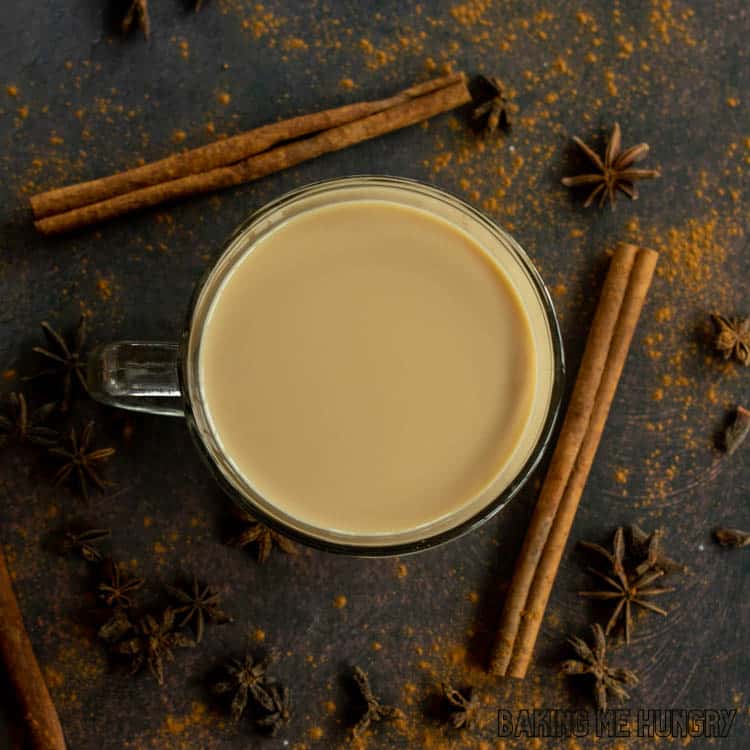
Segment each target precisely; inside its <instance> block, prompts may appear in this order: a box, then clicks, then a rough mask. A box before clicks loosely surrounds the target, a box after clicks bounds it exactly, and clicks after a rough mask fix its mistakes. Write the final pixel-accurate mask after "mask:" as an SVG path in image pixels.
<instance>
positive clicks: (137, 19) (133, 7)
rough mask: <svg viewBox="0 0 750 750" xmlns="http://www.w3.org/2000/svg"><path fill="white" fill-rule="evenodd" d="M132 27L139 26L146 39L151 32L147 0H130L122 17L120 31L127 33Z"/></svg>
mask: <svg viewBox="0 0 750 750" xmlns="http://www.w3.org/2000/svg"><path fill="white" fill-rule="evenodd" d="M132 28H139V29H140V30H141V31H142V32H143V36H144V37H145V38H146V39H148V37H149V34H150V33H151V19H150V17H149V14H148V0H131V3H130V7H129V8H128V11H127V13H126V14H125V17H124V18H123V19H122V33H123V34H127V33H128V32H129V31H130V30H131V29H132Z"/></svg>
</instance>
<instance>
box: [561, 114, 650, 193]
mask: <svg viewBox="0 0 750 750" xmlns="http://www.w3.org/2000/svg"><path fill="white" fill-rule="evenodd" d="M573 140H574V141H575V143H576V145H577V146H578V147H579V148H580V149H581V151H583V153H584V154H586V156H587V157H588V158H589V161H591V162H592V164H593V165H594V166H595V167H596V169H597V170H598V171H597V172H594V173H589V174H581V175H576V176H575V177H563V179H562V184H563V185H565V186H566V187H579V186H583V185H589V186H594V189H593V190H592V191H591V193H590V194H589V196H588V198H586V202H585V203H584V204H583V206H584V208H587V207H588V206H590V205H591V204H592V203H593V202H594V199H595V198H597V197H598V198H599V207H600V208H601V207H602V206H604V204H605V203H606V202H607V201H609V202H610V205H611V206H612V207H613V208H614V205H615V200H616V198H617V191H618V190H619V191H620V192H621V193H624V194H625V195H627V196H628V198H630V199H631V200H635V199H636V198H637V197H638V189H637V188H636V185H635V183H636V182H637V181H638V180H647V179H652V178H654V177H659V176H661V173H660V172H659V170H658V169H632V165H633V164H635V163H636V162H639V161H641V159H644V158H645V157H646V155H647V154H648V150H649V147H648V144H647V143H639V144H638V145H637V146H631V147H630V148H628V149H626V150H625V151H623V150H622V133H621V131H620V126H619V125H618V124H617V123H615V125H614V127H613V128H612V135H611V136H610V138H609V142H608V143H607V148H606V151H605V153H604V159H602V158H601V157H600V156H599V154H597V153H596V152H595V151H593V150H592V149H591V148H590V147H589V146H587V145H586V144H585V143H584V142H583V141H582V140H581V139H580V138H578V137H577V136H574V137H573Z"/></svg>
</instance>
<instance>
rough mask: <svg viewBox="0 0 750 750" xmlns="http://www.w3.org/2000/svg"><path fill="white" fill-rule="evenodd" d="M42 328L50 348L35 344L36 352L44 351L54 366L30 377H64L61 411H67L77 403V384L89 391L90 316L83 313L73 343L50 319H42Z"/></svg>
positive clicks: (85, 391) (43, 354)
mask: <svg viewBox="0 0 750 750" xmlns="http://www.w3.org/2000/svg"><path fill="white" fill-rule="evenodd" d="M42 331H44V336H45V338H46V339H47V343H48V345H49V348H48V349H45V348H44V347H41V346H35V347H34V348H33V349H32V351H34V352H36V353H37V354H41V355H42V356H43V357H45V358H46V359H48V360H51V361H52V363H53V364H52V366H51V367H49V368H47V369H46V370H42V371H41V372H38V373H36V375H33V376H32V377H31V378H29V379H33V378H38V377H43V376H46V375H57V376H59V377H61V378H62V384H63V396H62V401H61V402H60V411H61V412H67V411H68V410H69V409H70V405H71V403H72V402H73V397H74V395H75V384H76V383H77V384H78V386H79V387H80V388H81V389H82V390H83V392H84V393H88V392H89V388H88V384H87V383H86V359H85V357H84V356H83V348H84V346H85V345H86V333H87V330H86V317H85V316H84V315H81V317H80V318H79V320H78V326H77V327H76V331H75V335H74V337H73V344H72V345H69V344H68V342H67V341H66V340H65V337H64V336H62V335H61V334H60V333H58V332H57V331H56V330H55V329H54V328H52V326H51V325H50V324H49V323H47V321H46V320H45V321H43V322H42Z"/></svg>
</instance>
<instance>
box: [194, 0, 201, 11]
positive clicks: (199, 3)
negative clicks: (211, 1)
mask: <svg viewBox="0 0 750 750" xmlns="http://www.w3.org/2000/svg"><path fill="white" fill-rule="evenodd" d="M202 7H203V0H195V12H196V13H197V12H198V11H199V10H200V9H201V8H202Z"/></svg>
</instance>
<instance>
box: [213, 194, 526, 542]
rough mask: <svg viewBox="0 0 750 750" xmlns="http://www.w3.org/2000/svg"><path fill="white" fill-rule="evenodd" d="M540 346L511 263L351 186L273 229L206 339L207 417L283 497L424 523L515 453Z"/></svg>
mask: <svg viewBox="0 0 750 750" xmlns="http://www.w3.org/2000/svg"><path fill="white" fill-rule="evenodd" d="M537 364H538V363H537V352H536V349H535V345H534V339H533V336H532V333H531V330H530V324H529V320H528V318H527V315H526V313H525V311H524V308H523V306H522V304H521V302H520V300H519V298H518V295H517V294H516V292H515V290H514V288H513V287H512V285H511V282H510V281H509V280H508V278H507V277H506V275H505V274H504V272H503V271H502V270H501V269H500V268H499V267H498V265H497V264H496V262H495V260H493V259H492V258H491V257H490V256H489V255H488V254H487V253H486V252H485V251H484V250H483V249H482V248H481V247H480V246H479V245H478V244H477V243H476V242H475V241H474V240H473V239H472V238H471V237H469V235H468V234H465V233H464V232H463V231H462V230H460V229H458V228H456V227H455V226H453V225H452V224H450V223H449V222H447V221H444V220H442V219H440V218H438V217H436V216H434V215H433V214H431V213H429V212H427V211H422V210H420V209H416V208H411V207H407V206H403V205H398V204H397V203H391V202H389V201H380V200H353V201H351V202H345V203H341V204H338V205H333V206H326V207H321V208H315V209H313V210H310V211H308V212H305V213H302V214H300V215H298V216H295V217H293V218H291V219H289V220H288V221H286V222H285V223H283V224H281V225H280V226H279V227H277V228H275V229H274V230H273V231H272V232H270V233H269V234H268V235H266V236H265V237H263V238H261V239H260V240H259V241H258V242H257V243H256V244H254V245H253V246H252V248H251V249H250V250H249V251H248V252H247V253H246V254H245V255H244V256H243V257H242V258H241V259H240V260H239V261H238V262H237V264H236V265H235V267H234V268H233V269H232V270H231V271H230V272H229V274H228V276H227V278H226V279H225V280H224V282H223V284H222V286H221V288H220V289H219V291H218V293H217V295H216V297H215V299H214V300H213V302H212V303H211V308H210V311H209V314H208V317H207V320H206V323H205V328H204V331H203V335H202V341H201V347H200V353H199V373H200V375H199V377H200V383H201V392H202V395H203V399H204V402H205V408H206V412H207V415H208V418H209V421H210V423H211V426H212V430H213V431H214V432H215V435H216V437H217V439H218V441H219V442H220V444H221V447H222V449H223V451H224V452H225V453H226V455H227V456H228V457H229V459H230V460H231V462H232V463H233V464H234V466H235V468H236V470H237V471H238V472H239V473H240V474H241V475H242V476H243V477H244V478H245V480H246V481H247V483H248V484H249V485H251V486H252V487H253V488H254V489H255V490H256V491H257V492H258V493H259V494H260V495H261V496H263V497H264V498H265V499H266V500H267V501H268V502H270V503H271V504H272V505H274V506H275V507H277V508H278V509H279V510H281V511H282V512H283V513H285V514H288V515H290V516H292V517H293V518H296V519H298V520H299V521H301V522H303V523H305V524H310V525H312V526H315V527H319V528H325V529H330V530H335V531H338V532H341V533H344V534H389V533H395V532H399V531H404V530H409V529H416V528H419V527H421V526H425V525H427V524H430V523H431V522H434V521H435V520H437V519H439V518H444V517H446V516H449V515H450V514H452V513H454V512H456V511H457V510H458V509H460V508H461V507H462V506H464V505H466V504H467V503H469V502H470V501H471V500H472V499H473V498H475V497H476V496H477V495H478V493H480V492H481V491H482V490H483V489H484V488H485V487H487V485H488V484H489V483H490V482H491V481H492V480H493V479H494V478H495V477H497V476H498V474H499V472H500V471H501V470H502V469H503V467H504V466H505V465H506V463H507V462H508V461H509V459H510V457H511V455H512V454H513V451H514V449H515V448H516V446H517V444H518V442H519V440H520V436H521V434H522V431H523V430H524V427H525V425H526V422H527V419H528V417H529V413H530V410H531V404H532V400H533V398H532V397H533V394H534V388H535V378H536V372H537Z"/></svg>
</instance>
